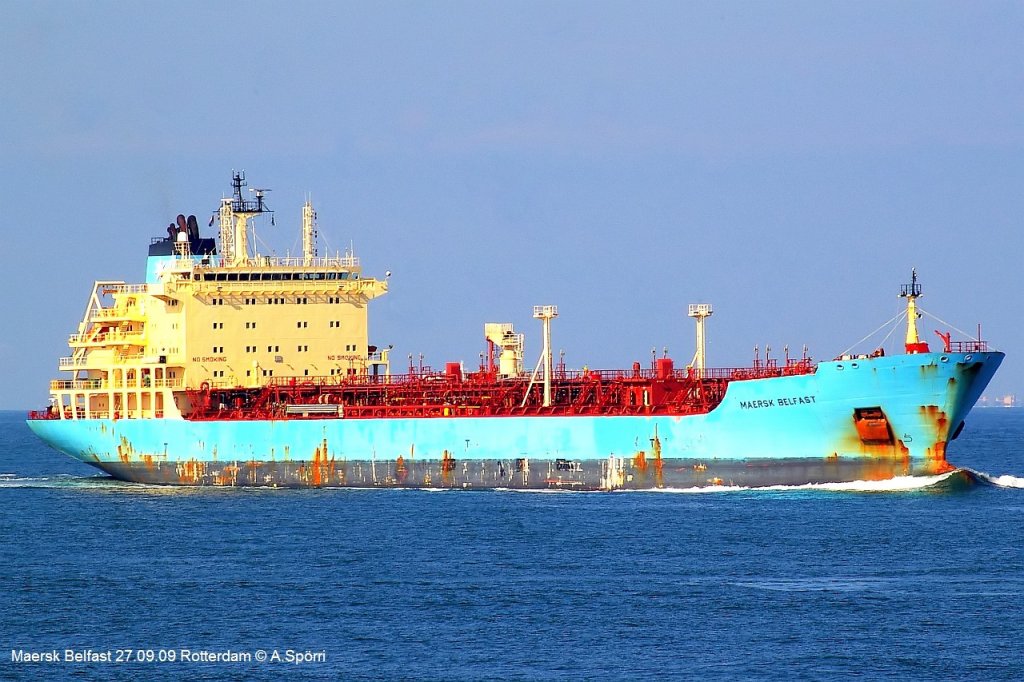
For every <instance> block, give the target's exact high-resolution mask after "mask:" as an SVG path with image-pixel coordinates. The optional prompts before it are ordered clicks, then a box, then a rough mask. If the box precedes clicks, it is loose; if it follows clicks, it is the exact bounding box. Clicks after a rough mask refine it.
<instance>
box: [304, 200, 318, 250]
mask: <svg viewBox="0 0 1024 682" xmlns="http://www.w3.org/2000/svg"><path fill="white" fill-rule="evenodd" d="M314 258H316V211H314V210H313V202H312V201H310V200H309V199H306V203H305V205H304V206H303V207H302V263H303V265H309V264H310V263H312V262H313V259H314Z"/></svg>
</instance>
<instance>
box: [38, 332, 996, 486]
mask: <svg viewBox="0 0 1024 682" xmlns="http://www.w3.org/2000/svg"><path fill="white" fill-rule="evenodd" d="M1002 359H1003V354H1002V353H998V352H976V353H919V354H908V355H896V356H887V357H886V356H883V357H876V358H861V359H853V360H843V361H831V362H822V363H820V364H819V365H818V366H817V369H816V371H815V372H814V373H813V374H806V375H798V376H782V377H774V378H762V379H752V380H734V381H732V382H731V383H730V384H729V386H728V390H727V392H726V395H725V398H724V400H723V401H722V403H721V404H720V405H718V406H717V407H716V408H715V409H714V410H712V411H711V412H709V413H707V414H699V415H689V416H531V417H505V416H503V417H452V418H408V419H346V418H343V417H341V418H339V417H332V418H290V419H277V420H212V421H210V420H207V421H190V420H186V419H170V418H163V419H117V420H109V419H45V420H44V419H38V420H29V426H30V427H31V429H32V430H33V431H34V432H35V433H36V434H37V435H38V436H39V437H40V438H42V439H43V440H45V441H46V442H47V443H49V444H50V445H52V446H53V447H54V448H56V449H58V450H60V451H61V452H64V453H66V454H68V455H70V456H72V457H74V458H76V459H79V460H81V461H83V462H85V463H87V464H91V465H93V466H96V467H98V468H99V469H102V470H103V471H106V472H108V473H109V474H111V475H112V476H114V477H116V478H119V479H122V480H127V481H136V482H141V483H159V484H175V485H239V486H315V487H340V486H355V487H373V486H405V487H429V488H568V489H581V490H591V489H605V490H608V489H619V488H654V487H682V488H688V487H694V486H709V485H742V486H763V485H799V484H805V483H819V482H844V481H854V480H876V479H882V478H891V477H894V476H900V475H920V474H934V473H941V472H944V471H948V470H949V469H950V468H951V467H950V465H949V464H948V463H947V462H946V445H947V443H948V442H949V441H950V440H952V439H953V438H955V436H956V435H957V434H958V433H959V430H960V429H961V428H962V427H963V424H964V419H965V417H966V416H967V413H968V412H969V411H970V409H971V407H972V406H973V405H974V403H975V402H976V401H977V399H978V398H979V396H980V395H981V393H982V391H983V390H984V389H985V387H986V386H987V385H988V383H989V380H990V379H991V377H992V375H993V374H994V372H995V371H996V369H997V368H998V367H999V364H1000V363H1001V362H1002ZM873 408H879V409H880V410H881V413H882V414H883V415H884V422H883V426H882V427H879V428H881V429H882V430H883V431H884V432H885V434H886V436H887V437H885V438H878V437H877V435H878V434H877V433H867V435H866V433H865V431H864V430H863V429H860V428H858V424H857V415H858V413H859V412H860V411H863V410H872V409H873Z"/></svg>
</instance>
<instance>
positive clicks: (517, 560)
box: [0, 409, 1024, 680]
mask: <svg viewBox="0 0 1024 682" xmlns="http://www.w3.org/2000/svg"><path fill="white" fill-rule="evenodd" d="M1022 444H1024V410H1021V411H1018V410H1009V409H1007V410H995V409H989V410H975V411H974V412H973V413H972V414H971V415H970V417H969V419H968V425H967V428H966V429H965V431H964V433H963V434H962V435H961V437H960V439H959V440H957V441H956V442H955V443H954V444H953V445H952V446H951V448H950V459H951V460H952V461H953V462H955V463H956V464H958V465H959V466H960V467H961V469H960V470H958V471H957V472H955V473H953V474H949V475H946V476H936V477H927V478H917V479H914V478H907V479H896V480H893V481H883V482H861V483H854V484H843V485H815V486H804V487H798V488H787V487H775V488H770V489H760V490H749V489H730V488H723V489H718V490H714V489H713V490H705V491H701V492H694V491H659V492H620V493H571V492H557V493H537V492H534V493H530V492H501V491H490V492H459V491H451V492H449V491H442V492H431V491H409V490H267V489H194V488H169V487H158V486H143V485H137V484H124V483H119V482H116V481H113V480H111V479H110V478H108V477H106V476H104V475H102V474H100V473H99V472H97V471H96V470H94V469H92V468H91V467H88V466H85V465H82V464H80V463H77V462H75V461H73V460H71V459H70V458H67V457H65V456H64V455H61V454H59V453H57V452H54V451H52V450H50V449H49V448H48V447H47V446H45V445H43V444H42V443H41V442H39V441H38V440H36V439H35V437H34V436H33V435H32V434H31V433H30V432H29V430H28V428H27V427H26V426H25V424H24V414H23V413H13V412H7V413H0V677H4V678H12V679H26V680H30V679H40V678H46V679H53V678H57V679H60V678H70V679H95V678H99V679H124V680H136V679H154V678H185V677H187V678H190V679H239V680H242V679H277V678H279V677H281V676H282V675H285V674H287V675H289V676H299V677H302V678H307V679H389V680H390V679H431V680H434V679H440V680H449V679H451V680H479V679H501V680H504V679H524V680H535V679H678V678H691V677H700V678H715V679H730V678H744V679H748V678H757V679H786V680H789V679H830V678H834V677H840V676H843V677H846V676H857V677H861V678H865V679H872V678H900V679H984V680H992V679H1005V680H1013V679H1022V678H1024V448H1022Z"/></svg>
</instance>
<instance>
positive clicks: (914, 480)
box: [652, 471, 1024, 493]
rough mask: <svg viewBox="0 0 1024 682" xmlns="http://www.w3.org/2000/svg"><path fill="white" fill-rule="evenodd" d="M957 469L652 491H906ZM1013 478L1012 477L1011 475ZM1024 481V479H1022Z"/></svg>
mask: <svg viewBox="0 0 1024 682" xmlns="http://www.w3.org/2000/svg"><path fill="white" fill-rule="evenodd" d="M955 473H956V471H950V472H948V473H945V474H938V475H935V476H896V477H894V478H887V479H884V480H881V481H847V482H844V483H804V484H802V485H767V486H756V487H748V486H738V485H709V486H703V487H698V488H656V489H654V490H652V492H660V493H722V492H738V491H745V490H766V491H784V492H792V491H797V490H826V491H835V492H858V493H859V492H869V493H870V492H905V491H908V490H923V489H924V488H930V487H931V486H933V485H937V484H939V483H942V482H943V481H945V480H946V479H948V478H949V477H950V476H952V475H953V474H955ZM1011 478H1012V477H1011ZM1016 480H1021V479H1016ZM1022 482H1024V481H1022Z"/></svg>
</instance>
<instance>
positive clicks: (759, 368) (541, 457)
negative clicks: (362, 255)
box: [28, 173, 1003, 490]
mask: <svg viewBox="0 0 1024 682" xmlns="http://www.w3.org/2000/svg"><path fill="white" fill-rule="evenodd" d="M247 189H248V193H247V192H246V190H247ZM265 192H266V191H265V190H261V189H255V188H248V186H247V183H246V180H245V176H244V173H234V174H233V177H232V192H231V195H230V196H226V197H224V198H222V199H221V203H220V206H219V208H218V210H216V211H215V212H214V213H213V216H212V217H211V220H210V226H211V227H212V226H213V225H214V223H215V222H217V221H219V235H218V237H219V238H213V237H203V236H202V235H201V234H200V230H199V227H198V221H197V220H196V218H195V216H189V217H187V218H186V217H185V215H184V214H182V215H179V216H177V220H176V221H175V222H172V223H171V224H170V225H169V226H168V227H167V229H166V236H164V235H161V236H160V237H158V238H155V239H153V240H152V241H151V243H150V245H149V257H148V261H147V267H146V278H145V283H143V284H129V283H125V282H120V281H98V282H96V283H95V285H94V286H93V290H92V293H91V294H90V296H89V299H88V303H87V306H86V310H85V314H84V316H83V318H82V320H81V322H80V323H79V325H78V329H77V331H76V332H75V333H74V334H71V335H70V338H69V347H70V349H71V352H70V355H68V356H67V357H63V358H60V361H59V370H60V371H63V372H68V373H70V378H63V379H58V380H54V381H52V382H51V384H50V394H51V396H50V405H49V406H48V407H47V408H46V409H43V410H39V411H35V412H32V413H30V414H29V419H28V425H29V426H30V428H31V429H32V430H33V431H34V432H35V433H36V434H37V435H38V436H39V437H40V438H41V439H43V440H44V441H45V442H47V443H48V444H50V445H51V446H53V447H54V448H56V449H57V450H59V451H61V452H63V453H66V454H67V455H70V456H71V457H74V458H75V459H78V460H81V461H82V462H85V463H87V464H90V465H92V466H95V467H97V468H98V469H100V470H102V471H104V472H106V473H108V474H109V475H110V476H112V477H114V478H116V479H121V480H124V481H133V482H138V483H148V484H166V485H188V486H280V487H413V488H458V489H562V490H620V489H648V488H680V489H687V488H699V487H713V486H725V487H728V486H741V487H757V486H772V485H802V484H813V483H828V482H849V481H860V480H879V479H887V478H893V477H898V476H915V475H934V474H940V473H944V472H948V471H951V470H952V469H953V467H952V466H951V465H950V464H949V463H948V462H947V460H946V451H947V445H948V444H949V443H950V441H952V440H953V439H955V438H956V437H957V436H958V435H959V434H960V432H961V430H962V429H963V428H964V424H965V418H966V417H967V414H968V412H969V411H970V409H971V408H972V406H973V405H974V403H975V402H976V401H977V400H978V398H979V396H980V395H981V393H982V391H983V390H984V389H985V387H986V385H987V384H988V383H989V380H990V379H991V377H992V375H993V373H994V372H995V371H996V369H997V368H998V367H999V364H1000V362H1001V361H1002V359H1003V354H1002V353H1001V352H998V351H995V350H990V349H989V347H988V345H987V343H986V342H984V341H982V340H981V338H980V332H979V337H978V338H974V339H967V340H963V341H953V340H952V338H951V334H950V333H938V332H936V333H938V334H939V337H940V340H941V344H942V345H941V349H938V350H932V349H931V348H930V346H929V344H928V343H927V342H926V341H924V340H922V339H921V338H920V336H919V335H918V318H919V316H920V315H919V312H918V308H917V299H918V298H919V297H920V296H921V293H922V292H921V285H920V284H919V283H918V281H917V275H916V272H914V273H913V274H912V277H911V282H910V284H907V285H904V286H903V287H902V290H901V292H900V295H901V296H903V297H904V298H905V299H906V311H905V319H906V336H905V343H904V344H903V346H902V347H901V348H900V349H898V351H899V352H889V353H886V352H885V350H884V349H882V348H878V349H877V350H875V351H873V352H871V353H868V354H861V355H849V354H847V355H842V356H840V357H838V358H836V359H834V360H830V361H821V362H814V361H813V360H812V359H811V358H810V357H808V356H807V353H806V350H805V351H804V353H803V355H802V356H801V357H798V358H790V357H789V354H788V352H787V353H786V357H784V358H778V359H773V358H771V357H770V356H769V355H768V353H766V354H765V356H764V357H763V358H762V357H761V356H760V354H759V353H757V352H756V353H755V356H756V358H755V360H754V362H753V363H752V364H751V365H749V366H746V367H733V368H714V367H707V366H706V362H705V355H706V347H705V346H706V344H705V324H706V323H707V318H708V317H709V316H710V315H711V314H712V312H713V309H712V307H711V305H709V304H693V305H690V306H689V309H688V314H689V316H691V317H693V318H694V320H695V324H696V331H697V333H696V344H695V346H696V350H695V353H694V356H693V359H692V361H691V362H689V363H688V364H687V365H685V366H682V367H677V366H676V364H675V362H674V361H673V359H672V358H670V357H667V353H666V354H665V356H663V357H656V356H655V357H652V358H651V359H650V361H649V362H645V363H643V364H642V363H640V362H634V363H632V365H631V366H628V367H626V368H624V369H615V370H600V369H590V368H588V367H583V368H582V369H568V368H566V366H565V363H564V361H560V362H557V363H555V362H554V359H553V353H552V345H551V327H552V321H553V320H554V319H555V318H557V316H558V309H557V307H556V306H553V305H542V306H535V307H534V308H533V317H534V318H536V319H537V320H539V323H540V328H541V345H542V350H541V352H540V357H539V359H538V361H537V363H536V365H535V366H534V368H533V369H532V371H531V370H529V369H528V366H525V365H524V348H525V337H524V335H523V334H521V333H518V332H517V331H516V330H515V329H514V327H513V325H512V324H510V323H486V324H484V325H483V328H484V334H483V343H482V346H484V352H483V353H481V359H480V362H479V365H478V366H476V367H470V368H468V369H467V368H466V367H465V365H464V364H463V363H461V362H448V363H446V365H445V367H444V369H443V370H434V369H432V368H430V367H427V366H424V365H423V364H422V360H421V361H420V362H419V363H414V362H413V360H412V357H413V356H412V355H410V356H409V358H410V359H409V365H408V367H403V368H402V370H401V371H397V372H395V371H392V366H391V351H392V348H393V346H390V345H389V346H383V345H378V346H374V345H371V344H370V335H369V326H368V323H369V314H368V307H369V304H370V303H371V302H372V301H373V300H374V299H376V298H377V297H379V296H381V295H383V294H385V293H386V292H387V291H388V284H389V277H390V273H388V274H387V275H385V277H383V278H374V277H369V276H364V275H363V272H362V267H361V265H360V261H359V259H358V258H357V257H356V256H355V254H354V253H353V252H352V251H351V250H349V251H347V252H345V253H344V255H342V254H340V253H339V254H336V255H335V256H320V255H319V253H318V251H319V249H318V246H317V224H316V213H315V211H314V210H313V207H312V205H311V203H310V202H309V201H306V203H305V205H304V206H303V209H302V244H303V250H302V255H301V256H296V257H276V256H266V255H261V254H259V253H258V251H257V250H256V249H254V248H252V247H253V246H254V245H255V239H252V240H251V239H250V231H251V230H252V229H254V224H255V222H254V221H255V219H257V218H258V217H260V216H264V215H265V214H270V215H271V217H272V215H273V212H272V211H270V209H269V208H268V206H267V204H266V201H265V196H266V195H265ZM895 324H897V325H899V324H902V319H900V320H897V321H896V323H895ZM65 377H67V375H65Z"/></svg>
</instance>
